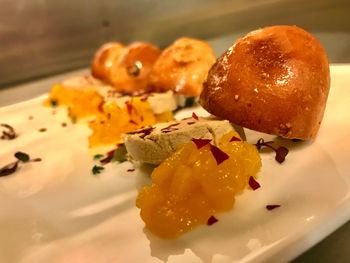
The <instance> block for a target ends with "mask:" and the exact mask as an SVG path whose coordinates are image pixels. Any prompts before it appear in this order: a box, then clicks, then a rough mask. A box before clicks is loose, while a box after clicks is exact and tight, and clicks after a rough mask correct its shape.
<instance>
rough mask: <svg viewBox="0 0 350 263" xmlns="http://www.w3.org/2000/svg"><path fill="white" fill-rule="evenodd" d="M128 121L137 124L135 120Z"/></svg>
mask: <svg viewBox="0 0 350 263" xmlns="http://www.w3.org/2000/svg"><path fill="white" fill-rule="evenodd" d="M129 123H131V124H135V125H138V124H137V122H136V121H134V120H130V121H129Z"/></svg>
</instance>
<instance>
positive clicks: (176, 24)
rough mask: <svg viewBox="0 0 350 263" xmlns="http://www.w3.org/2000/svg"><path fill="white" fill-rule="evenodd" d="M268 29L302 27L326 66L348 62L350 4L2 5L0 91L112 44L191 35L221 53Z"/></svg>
mask: <svg viewBox="0 0 350 263" xmlns="http://www.w3.org/2000/svg"><path fill="white" fill-rule="evenodd" d="M273 24H295V25H298V26H300V27H303V28H305V29H306V30H308V31H310V32H312V33H313V34H315V35H316V36H317V37H318V38H319V39H320V40H321V42H322V43H323V44H324V46H325V48H326V50H327V52H328V54H329V57H330V61H331V62H333V63H342V62H350V1H349V0H332V1H331V0H309V1H305V0H260V1H259V0H235V1H229V0H216V1H212V0H201V1H199V0H177V1H163V0H129V1H121V0H119V1H118V0H117V1H111V0H100V1H83V0H75V1H70V0H51V1H48V0H31V1H28V0H0V88H1V87H8V86H10V85H14V84H18V83H22V82H25V81H29V80H34V79H37V78H42V77H46V76H50V75H52V74H57V73H62V72H67V71H70V70H73V69H79V68H84V67H88V65H89V63H90V60H91V58H92V56H93V53H94V51H95V50H96V49H97V48H98V47H99V46H100V45H101V44H102V43H104V42H107V41H110V40H119V41H121V42H123V43H129V42H132V41H135V40H145V41H150V42H153V43H155V44H157V45H159V46H160V47H164V46H166V45H168V44H169V43H171V42H172V41H173V40H175V39H176V38H177V37H180V36H192V37H198V38H203V39H208V40H210V42H211V44H212V45H213V47H214V49H215V51H216V52H217V54H218V55H219V54H220V53H221V52H223V51H224V49H226V48H227V47H228V46H229V45H230V44H232V43H233V42H234V41H235V39H236V38H237V37H239V36H242V35H244V34H245V33H247V32H248V31H250V30H252V29H256V28H259V27H263V26H267V25H273Z"/></svg>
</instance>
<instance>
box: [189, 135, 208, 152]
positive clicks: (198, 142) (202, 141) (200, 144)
mask: <svg viewBox="0 0 350 263" xmlns="http://www.w3.org/2000/svg"><path fill="white" fill-rule="evenodd" d="M192 141H193V142H194V144H195V145H196V146H197V149H198V150H199V149H200V148H202V147H204V146H206V145H207V144H208V143H210V142H211V140H210V139H195V138H192Z"/></svg>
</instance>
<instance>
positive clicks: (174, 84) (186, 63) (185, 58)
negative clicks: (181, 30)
mask: <svg viewBox="0 0 350 263" xmlns="http://www.w3.org/2000/svg"><path fill="white" fill-rule="evenodd" d="M215 59H216V58H215V54H214V52H213V50H212V48H211V47H210V46H209V45H208V43H206V42H205V41H202V40H197V39H193V38H187V37H183V38H179V39H177V40H176V41H175V42H174V43H173V44H172V45H171V46H169V47H168V48H166V49H165V50H164V51H163V52H162V54H161V55H160V57H159V59H158V60H157V62H156V63H155V65H154V67H153V69H152V71H151V73H150V77H149V91H152V92H162V91H168V90H172V91H174V92H176V93H180V94H184V95H187V96H199V94H200V92H201V90H202V85H203V82H204V81H205V79H206V77H207V75H208V71H209V69H210V67H211V66H212V65H213V64H214V62H215Z"/></svg>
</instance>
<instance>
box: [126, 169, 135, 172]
mask: <svg viewBox="0 0 350 263" xmlns="http://www.w3.org/2000/svg"><path fill="white" fill-rule="evenodd" d="M126 171H127V172H133V171H135V169H128V170H126Z"/></svg>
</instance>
